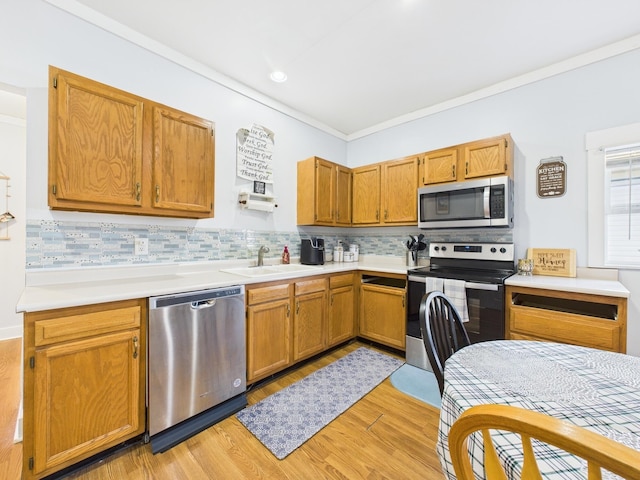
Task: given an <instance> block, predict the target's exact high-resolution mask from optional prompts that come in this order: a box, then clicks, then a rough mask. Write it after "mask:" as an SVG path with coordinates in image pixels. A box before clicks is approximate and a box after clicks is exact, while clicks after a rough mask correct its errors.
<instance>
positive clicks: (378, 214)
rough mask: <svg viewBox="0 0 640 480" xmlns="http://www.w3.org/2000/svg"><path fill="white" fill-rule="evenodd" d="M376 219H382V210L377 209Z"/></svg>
mask: <svg viewBox="0 0 640 480" xmlns="http://www.w3.org/2000/svg"><path fill="white" fill-rule="evenodd" d="M376 220H380V211H379V210H376Z"/></svg>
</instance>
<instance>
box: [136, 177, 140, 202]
mask: <svg viewBox="0 0 640 480" xmlns="http://www.w3.org/2000/svg"><path fill="white" fill-rule="evenodd" d="M136 201H138V202H139V201H140V182H137V183H136Z"/></svg>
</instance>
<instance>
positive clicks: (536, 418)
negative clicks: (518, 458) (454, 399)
mask: <svg viewBox="0 0 640 480" xmlns="http://www.w3.org/2000/svg"><path fill="white" fill-rule="evenodd" d="M489 429H495V430H506V431H510V432H515V433H519V434H520V437H521V440H522V449H523V453H524V462H523V466H522V476H521V478H522V480H533V479H536V480H540V479H542V476H541V475H540V470H539V469H538V464H537V463H536V458H535V455H534V452H533V449H532V446H531V439H532V438H534V439H537V440H539V441H542V442H544V443H547V444H550V445H553V446H555V447H558V448H560V449H562V450H564V451H566V452H568V453H571V454H573V455H577V456H578V457H581V458H583V459H585V460H586V461H587V466H588V472H589V473H588V477H587V478H588V480H600V479H601V478H602V477H601V469H603V468H604V469H606V470H609V471H610V472H613V473H615V474H617V475H620V476H622V477H623V478H627V479H640V452H638V451H637V450H634V449H632V448H630V447H627V446H625V445H623V444H621V443H618V442H616V441H614V440H611V439H609V438H607V437H604V436H602V435H599V434H597V433H595V432H592V431H590V430H587V429H585V428H582V427H579V426H577V425H573V424H571V423H569V422H566V421H564V420H559V419H557V418H554V417H551V416H549V415H545V414H543V413H540V412H536V411H532V410H525V409H522V408H519V407H514V406H510V405H478V406H475V407H472V408H470V409H469V410H467V411H465V412H464V413H463V414H462V415H461V416H460V417H459V418H458V420H457V421H456V422H455V423H454V424H453V426H452V427H451V430H449V452H450V453H451V459H452V463H453V468H454V470H455V473H456V478H457V479H458V480H474V478H475V477H474V475H473V471H472V467H471V461H470V458H469V453H468V450H467V438H468V437H469V435H471V434H472V433H474V432H477V431H480V432H482V440H483V444H484V467H485V471H486V479H487V480H506V478H507V476H506V474H505V471H504V469H503V467H502V465H501V464H500V461H499V459H498V455H497V453H496V450H495V448H494V446H493V442H492V440H491V435H490V433H489Z"/></svg>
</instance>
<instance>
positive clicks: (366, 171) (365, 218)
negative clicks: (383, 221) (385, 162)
mask: <svg viewBox="0 0 640 480" xmlns="http://www.w3.org/2000/svg"><path fill="white" fill-rule="evenodd" d="M352 173H353V204H352V205H353V206H352V212H351V215H352V219H351V222H352V223H353V225H372V224H373V225H375V224H378V223H380V164H375V165H367V166H365V167H358V168H354V169H353V170H352Z"/></svg>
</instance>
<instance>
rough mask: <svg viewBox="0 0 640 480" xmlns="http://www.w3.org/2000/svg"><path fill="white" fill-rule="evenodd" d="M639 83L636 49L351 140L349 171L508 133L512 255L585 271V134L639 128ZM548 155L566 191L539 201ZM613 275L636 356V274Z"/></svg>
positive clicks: (639, 277) (639, 319)
mask: <svg viewBox="0 0 640 480" xmlns="http://www.w3.org/2000/svg"><path fill="white" fill-rule="evenodd" d="M639 85H640V51H634V52H631V53H627V54H624V55H620V56H618V57H614V58H610V59H608V60H605V61H601V62H598V63H596V64H593V65H589V66H585V67H582V68H580V69H578V70H574V71H571V72H568V73H564V74H561V75H557V76H555V77H552V78H548V79H546V80H542V81H538V82H536V83H534V84H531V85H527V86H523V87H520V88H517V89H514V90H511V91H509V92H506V93H502V94H499V95H495V96H493V97H490V98H486V99H483V100H478V101H475V102H473V103H470V104H467V105H464V106H461V107H458V108H455V109H451V110H448V111H445V112H442V113H438V114H434V115H431V116H429V117H424V118H421V119H419V120H415V121H413V122H410V123H407V124H404V125H400V126H397V127H395V128H390V129H388V130H385V131H383V132H380V133H377V134H373V135H370V136H368V137H364V138H361V139H358V140H354V141H351V142H349V144H348V147H347V151H348V159H349V166H351V167H353V166H357V165H362V164H366V163H369V162H374V161H381V160H385V159H391V158H397V157H401V156H405V155H410V154H413V153H418V152H424V151H428V150H432V149H436V148H440V147H446V146H449V145H455V144H458V143H463V142H467V141H471V140H476V139H481V138H485V137H490V136H494V135H499V134H502V133H507V132H509V133H511V135H512V137H513V139H514V143H515V145H516V158H515V177H516V178H515V188H516V214H515V226H514V242H515V244H516V249H517V254H518V256H519V257H522V256H524V254H525V251H526V249H527V248H528V247H540V248H575V249H576V250H577V263H578V266H582V267H586V266H587V217H588V211H587V169H586V159H587V156H586V151H585V133H586V132H590V131H594V130H600V129H604V128H610V127H615V126H620V125H625V124H628V123H633V122H637V121H638V119H639V118H640V93H639V91H638V86H639ZM552 156H562V157H563V158H564V161H565V162H566V164H567V191H566V194H565V195H564V196H562V197H556V198H551V199H549V198H547V199H540V198H539V197H538V196H537V193H536V167H537V166H538V164H539V162H540V160H541V159H543V158H548V157H552ZM425 233H426V234H427V237H428V236H429V235H428V232H425ZM619 277H620V281H621V282H622V283H623V284H624V285H625V286H626V287H627V289H628V290H629V291H630V292H631V298H630V301H629V313H628V317H629V325H628V342H627V345H628V346H627V351H628V353H631V354H634V355H637V356H640V271H638V270H624V271H621V272H620V275H619Z"/></svg>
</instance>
